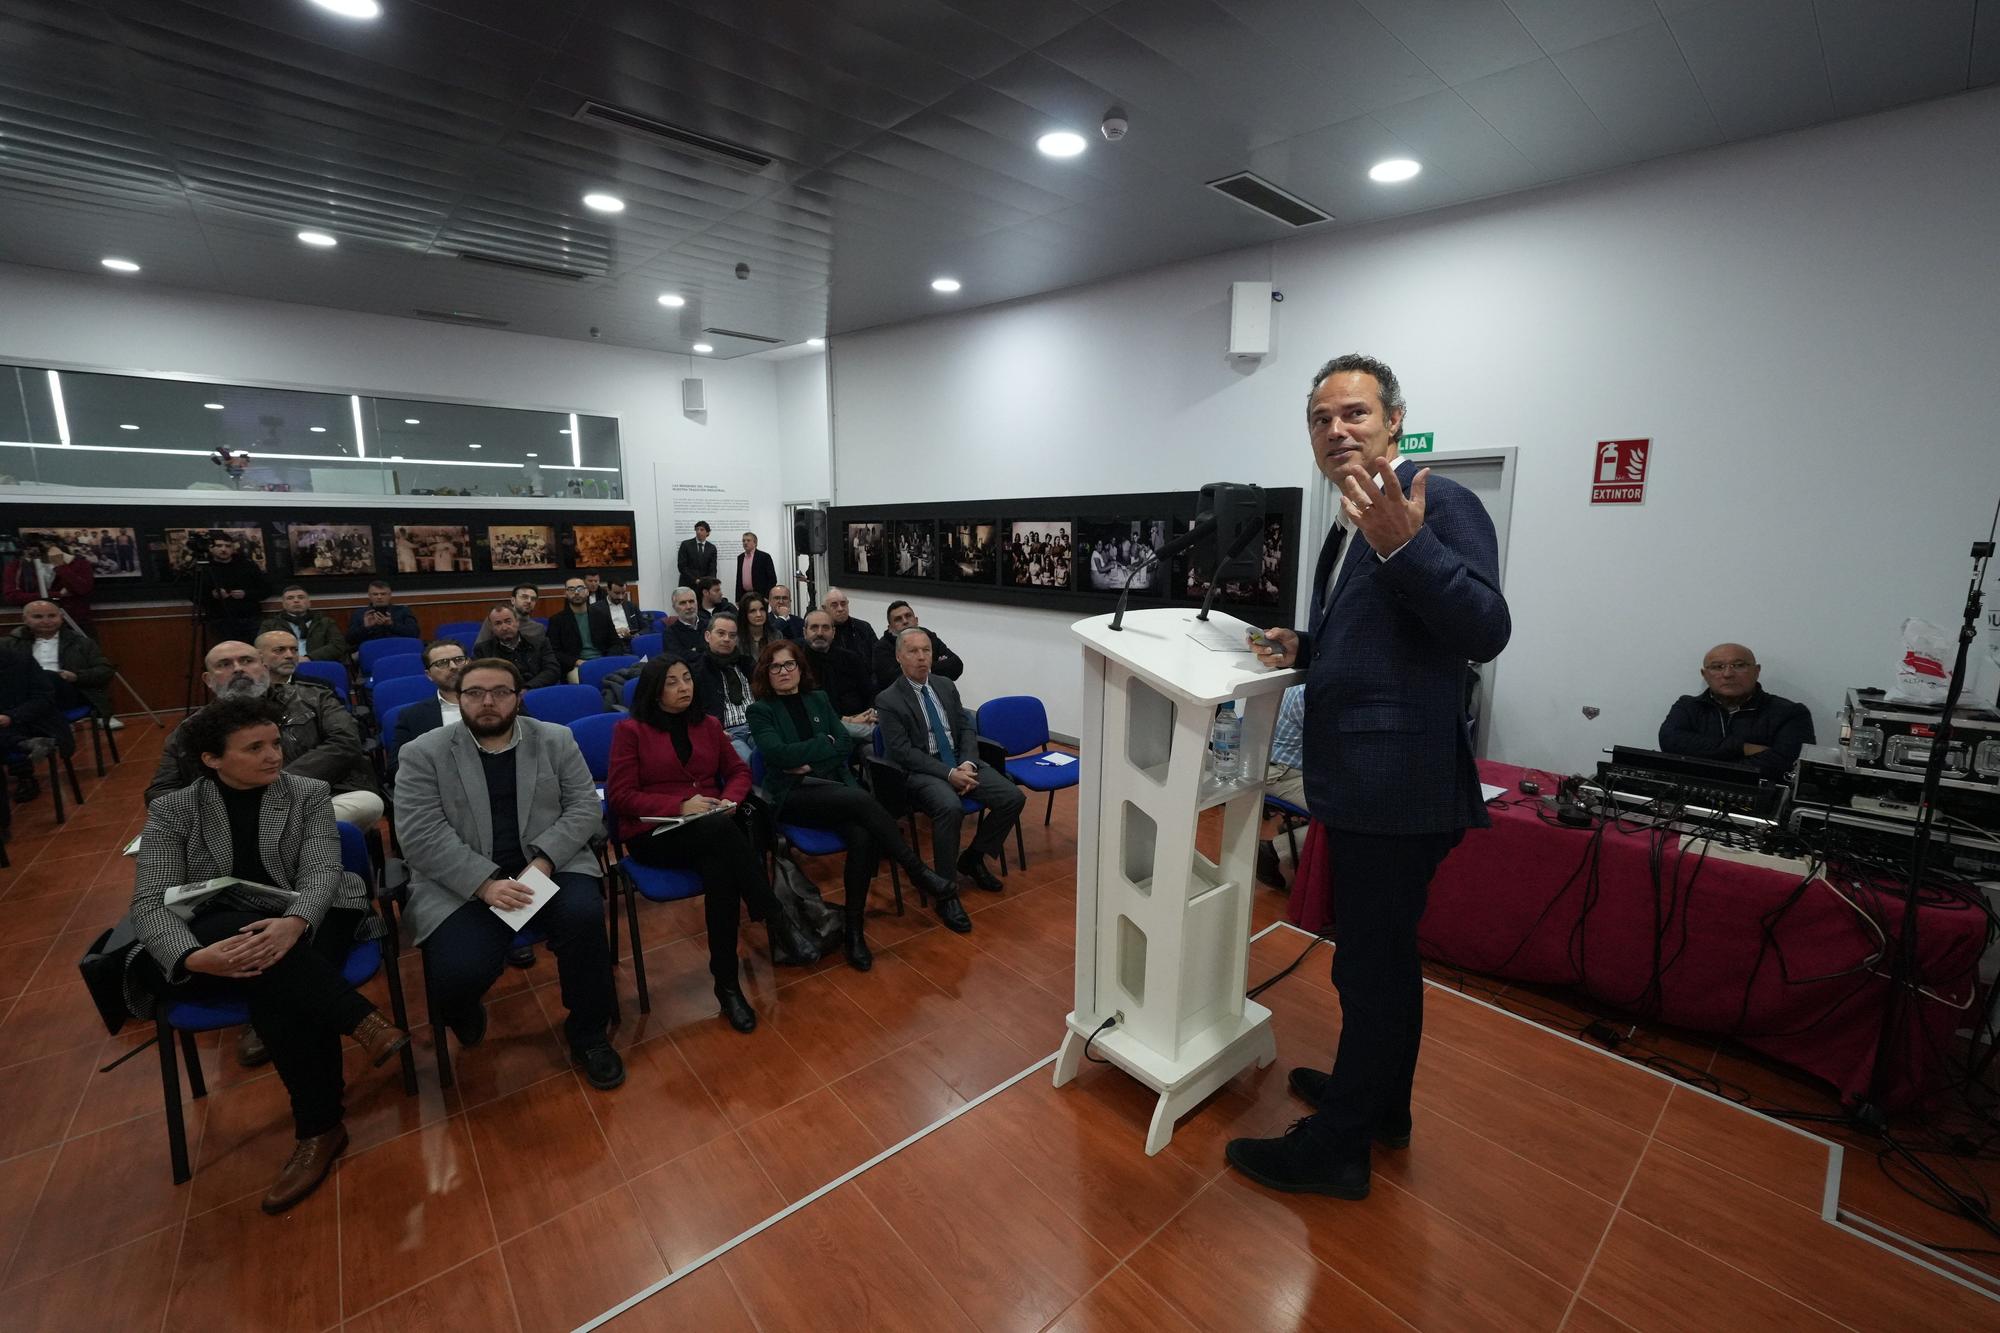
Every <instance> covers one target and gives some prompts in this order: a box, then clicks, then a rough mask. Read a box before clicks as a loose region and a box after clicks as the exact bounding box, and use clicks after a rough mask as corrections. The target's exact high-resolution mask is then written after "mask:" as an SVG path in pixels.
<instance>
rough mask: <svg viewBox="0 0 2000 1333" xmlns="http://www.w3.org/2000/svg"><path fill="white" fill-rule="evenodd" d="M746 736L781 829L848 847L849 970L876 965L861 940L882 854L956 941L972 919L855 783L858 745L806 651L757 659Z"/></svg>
mask: <svg viewBox="0 0 2000 1333" xmlns="http://www.w3.org/2000/svg"><path fill="white" fill-rule="evenodd" d="M750 692H751V693H752V694H753V695H754V696H755V697H756V701H755V702H754V703H752V704H751V705H750V734H751V735H752V736H753V737H754V738H755V739H756V743H757V752H758V753H759V754H760V755H762V756H763V759H764V790H765V791H766V792H767V793H768V794H769V796H770V798H771V805H772V809H773V810H774V811H776V813H777V817H778V819H779V821H780V822H782V823H786V824H800V825H803V826H805V827H806V828H817V829H831V830H832V831H834V832H836V833H838V834H839V835H840V836H841V838H842V839H843V840H844V841H845V842H846V843H847V863H846V866H845V868H844V870H843V873H842V879H843V882H844V883H845V885H846V889H847V895H846V896H847V901H846V904H845V918H846V919H845V925H846V934H845V941H846V948H845V952H846V954H847V962H848V965H849V966H850V967H852V968H854V969H855V970H856V971H859V972H866V971H867V970H868V969H869V968H871V967H873V966H874V965H875V956H874V955H873V954H872V953H870V952H869V949H868V941H867V939H866V938H865V937H864V935H863V933H862V931H863V923H864V921H865V919H866V914H867V910H868V885H869V883H870V882H871V881H872V880H873V879H874V878H875V870H876V867H877V866H878V865H879V864H880V863H881V859H882V856H883V854H884V853H887V854H888V855H889V856H890V857H892V858H893V859H894V860H895V862H896V864H897V865H899V866H901V867H902V868H903V870H904V872H905V873H907V874H908V875H909V877H910V878H911V880H913V881H914V882H915V883H916V885H917V892H918V895H919V897H920V898H929V899H933V900H935V901H936V904H937V915H938V920H940V921H942V922H944V924H945V925H946V926H948V927H949V928H951V929H952V930H955V931H957V932H958V933H960V934H961V935H962V934H964V933H965V932H967V931H969V930H971V929H972V919H971V918H970V917H968V916H967V915H966V914H965V905H964V904H963V903H961V902H959V900H958V886H957V885H956V884H955V883H953V882H952V881H951V880H949V879H947V878H945V877H944V876H943V875H938V874H934V873H932V871H931V868H930V867H929V866H927V865H925V864H924V859H923V858H922V857H921V856H918V855H917V854H916V852H915V851H913V850H912V849H911V847H910V844H909V843H907V842H904V841H903V834H902V831H901V830H900V829H898V828H897V827H896V819H895V816H893V815H891V814H890V813H889V812H888V811H887V810H886V809H884V808H883V807H882V803H881V802H880V801H878V800H876V799H875V797H874V796H873V795H872V794H871V793H869V792H867V791H864V790H863V789H862V787H861V785H860V784H859V783H858V782H856V781H855V780H854V771H853V769H852V768H851V767H849V764H848V760H849V758H850V757H851V756H852V755H853V753H854V747H855V744H856V740H855V738H854V737H853V736H851V735H849V734H848V731H847V728H846V727H844V726H842V725H841V721H840V715H839V714H837V713H835V712H834V710H833V701H832V700H830V699H828V698H827V697H826V695H825V694H824V693H823V692H821V691H820V690H817V689H814V688H813V683H812V677H811V676H810V675H809V674H808V668H807V666H806V654H805V651H804V650H803V649H802V648H800V647H799V646H798V645H797V644H795V643H791V642H789V641H786V642H782V643H774V644H772V645H771V646H770V647H768V648H766V649H765V650H764V655H763V656H762V657H760V658H758V659H757V672H756V674H755V675H754V676H752V677H751V679H750Z"/></svg>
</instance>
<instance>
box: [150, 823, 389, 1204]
mask: <svg viewBox="0 0 2000 1333" xmlns="http://www.w3.org/2000/svg"><path fill="white" fill-rule="evenodd" d="M338 828H339V830H340V864H341V868H342V869H343V870H348V871H351V872H352V873H354V874H357V875H359V876H361V880H362V882H363V883H364V884H366V885H367V886H368V900H369V902H370V903H371V904H374V903H375V901H376V899H375V890H376V886H377V884H378V882H379V880H378V877H377V875H376V870H375V862H374V860H373V859H372V858H371V857H370V856H369V855H368V840H367V838H366V836H365V835H364V834H363V833H362V832H361V830H360V829H359V828H357V827H355V826H354V825H352V824H349V823H345V822H342V823H340V824H339V825H338ZM383 919H384V924H385V925H386V926H387V927H388V933H387V934H385V935H384V936H383V937H382V938H381V939H374V940H362V941H361V942H360V943H358V944H356V945H355V946H354V947H353V948H352V949H350V950H348V952H347V961H346V962H345V963H344V964H343V965H342V966H341V969H340V972H341V975H342V976H343V977H345V978H346V979H347V984H348V985H350V986H356V987H359V986H361V985H363V984H365V983H366V982H368V981H369V980H370V979H371V978H373V977H374V975H375V974H376V973H377V972H379V971H381V970H382V966H383V963H384V954H385V951H386V953H387V961H388V965H389V1012H390V1015H391V1017H393V1018H394V1019H395V1021H396V1026H397V1027H399V1028H402V1029H403V1030H404V1031H405V1032H407V1031H409V1028H410V1019H409V1014H408V1011H407V1009H406V1007H405V1006H404V1003H403V980H402V976H401V974H400V973H399V972H398V971H397V969H396V965H395V954H396V926H395V922H394V921H393V920H390V919H389V918H388V916H387V914H386V913H384V914H383ZM249 1021H250V1007H249V1006H248V1005H247V1004H245V1003H244V1002H243V1001H240V1000H213V1001H193V1000H180V1001H171V1002H170V1001H168V1000H165V999H162V1000H161V1002H160V1004H159V1005H158V1006H157V1008H156V1010H155V1013H154V1018H153V1026H154V1032H153V1037H154V1041H155V1042H156V1043H157V1044H158V1046H159V1048H160V1091H161V1093H162V1094H163V1095H164V1096H165V1098H166V1104H167V1150H168V1153H169V1154H170V1155H171V1157H172V1159H173V1169H174V1184H176V1185H183V1184H186V1183H187V1181H188V1180H189V1179H190V1178H191V1177H192V1176H193V1175H194V1172H193V1170H192V1169H191V1168H190V1167H189V1165H188V1150H187V1128H186V1125H185V1123H184V1122H183V1121H182V1118H181V1076H180V1063H181V1061H180V1057H181V1056H185V1057H186V1060H187V1081H188V1091H189V1092H190V1093H192V1094H193V1095H194V1096H195V1097H196V1098H197V1099H199V1098H202V1097H206V1096H208V1085H207V1083H206V1081H205V1080H204V1079H203V1078H202V1075H201V1055H200V1053H199V1052H198V1051H197V1050H196V1048H195V1041H194V1039H195V1034H196V1033H198V1032H213V1031H216V1030H217V1029H220V1028H233V1027H241V1026H243V1024H245V1023H248V1022H249ZM176 1036H178V1038H179V1050H178V1052H177V1051H176V1049H175V1046H176V1042H175V1039H176ZM402 1063H403V1091H404V1093H405V1094H407V1095H409V1096H415V1095H416V1091H417V1061H416V1055H415V1052H414V1051H413V1050H412V1049H411V1047H409V1046H405V1047H403V1053H402Z"/></svg>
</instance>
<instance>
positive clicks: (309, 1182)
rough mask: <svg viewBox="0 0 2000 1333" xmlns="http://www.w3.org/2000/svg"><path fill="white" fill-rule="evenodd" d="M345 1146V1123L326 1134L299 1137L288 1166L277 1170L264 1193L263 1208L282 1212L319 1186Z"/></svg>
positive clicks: (266, 1210) (287, 1162)
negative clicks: (274, 1177) (269, 1186)
mask: <svg viewBox="0 0 2000 1333" xmlns="http://www.w3.org/2000/svg"><path fill="white" fill-rule="evenodd" d="M346 1150H347V1126H346V1125H335V1126H334V1127H333V1128H332V1129H329V1130H328V1131H327V1132H326V1133H324V1134H316V1135H314V1136H313V1137H312V1138H309V1139H300V1140H299V1141H298V1144H297V1146H296V1147H294V1148H293V1149H292V1155H291V1157H290V1158H289V1159H288V1160H287V1161H286V1162H285V1169H284V1170H282V1171H280V1172H279V1173H278V1178H277V1179H276V1180H275V1181H273V1182H272V1183H271V1188H270V1190H269V1192H267V1193H266V1194H265V1195H264V1211H265V1212H267V1213H272V1214H277V1213H282V1212H284V1211H285V1210H286V1209H287V1208H290V1207H291V1206H292V1205H293V1204H295V1203H297V1202H298V1201H299V1200H301V1199H303V1198H305V1197H306V1195H308V1194H311V1193H312V1192H313V1191H314V1190H316V1189H318V1188H319V1183H320V1182H321V1181H322V1180H325V1179H326V1173H327V1172H329V1171H331V1170H333V1159H334V1158H336V1157H338V1156H340V1154H341V1153H343V1152H345V1151H346Z"/></svg>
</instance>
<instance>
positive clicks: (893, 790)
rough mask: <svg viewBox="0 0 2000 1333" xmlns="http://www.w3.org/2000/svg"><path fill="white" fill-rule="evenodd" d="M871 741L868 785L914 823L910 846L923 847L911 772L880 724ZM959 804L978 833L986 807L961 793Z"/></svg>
mask: <svg viewBox="0 0 2000 1333" xmlns="http://www.w3.org/2000/svg"><path fill="white" fill-rule="evenodd" d="M871 744H872V747H873V748H872V750H871V753H872V754H873V756H874V757H873V758H872V759H870V760H869V761H868V789H869V790H870V791H872V792H874V793H875V799H876V800H878V801H880V802H882V805H883V807H884V808H886V809H887V810H888V811H889V812H890V813H891V814H893V815H895V816H896V817H897V818H898V819H901V820H903V821H904V822H906V823H907V824H908V825H909V826H910V846H912V847H915V848H917V849H918V850H919V851H922V849H923V843H922V841H921V840H920V839H919V838H918V837H917V806H916V802H914V801H912V800H911V799H910V793H909V788H908V787H907V786H906V785H905V784H906V783H907V782H908V779H909V775H908V774H907V773H905V772H904V771H903V770H902V769H901V768H899V767H897V766H896V763H895V761H893V760H891V759H890V758H889V745H888V742H887V741H885V740H883V738H882V728H881V727H880V726H877V727H876V728H875V734H874V736H873V737H872V738H871ZM980 757H981V758H982V759H985V758H986V756H985V755H983V754H982V755H981V756H980ZM998 760H999V754H998V753H997V752H996V753H995V754H994V755H993V757H992V758H991V759H988V760H987V762H989V763H992V764H994V766H995V767H998ZM958 808H959V812H960V813H961V814H968V815H971V816H972V820H973V824H972V827H973V830H974V832H975V833H976V832H977V831H978V828H979V825H980V824H981V823H983V822H984V821H985V819H986V807H985V806H983V805H981V804H980V803H979V802H977V801H975V800H973V799H972V798H971V797H970V796H961V797H959V798H958ZM1020 831H1021V826H1020V824H1019V823H1018V822H1016V823H1015V825H1014V832H1015V833H1016V834H1017V835H1018V834H1019V833H1020ZM1015 841H1016V842H1017V843H1018V842H1019V841H1020V838H1019V837H1018V836H1017V837H1016V838H1015ZM935 868H936V870H937V872H938V874H940V875H944V876H946V877H947V878H949V877H950V876H952V875H955V874H957V873H958V872H957V869H956V868H955V867H949V868H948V867H945V866H938V867H935ZM1021 868H1022V869H1023V870H1025V869H1027V868H1028V859H1027V852H1026V851H1025V850H1024V851H1023V852H1022V853H1021ZM1000 873H1001V874H1002V875H1005V874H1006V873H1007V849H1006V848H1005V847H1004V846H1003V847H1002V848H1001V849H1000Z"/></svg>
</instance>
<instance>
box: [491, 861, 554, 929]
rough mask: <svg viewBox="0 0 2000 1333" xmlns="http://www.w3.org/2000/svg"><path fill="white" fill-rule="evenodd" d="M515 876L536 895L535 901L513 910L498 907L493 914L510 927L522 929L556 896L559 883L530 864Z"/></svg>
mask: <svg viewBox="0 0 2000 1333" xmlns="http://www.w3.org/2000/svg"><path fill="white" fill-rule="evenodd" d="M514 878H515V880H516V881H517V882H519V883H520V884H521V885H522V886H523V887H524V888H526V889H527V890H528V892H530V893H532V894H534V895H535V901H533V902H531V903H529V904H528V905H527V906H526V907H517V908H515V909H514V910H513V911H511V912H503V911H501V910H500V909H499V908H497V907H496V908H494V909H493V915H495V916H497V917H499V918H500V919H501V920H502V921H505V922H506V923H507V927H508V929H510V930H521V929H524V928H525V927H526V926H527V924H528V919H529V918H530V917H532V916H534V914H535V913H537V912H539V911H541V910H542V904H543V903H545V902H547V901H548V900H549V899H550V898H552V897H554V896H555V892H556V888H557V885H556V882H555V881H554V880H552V879H550V878H549V877H548V876H547V875H544V874H543V873H542V872H541V871H539V870H537V869H535V868H534V867H533V866H529V867H528V868H527V869H526V870H523V871H522V872H521V873H520V874H518V875H516V876H514Z"/></svg>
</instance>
